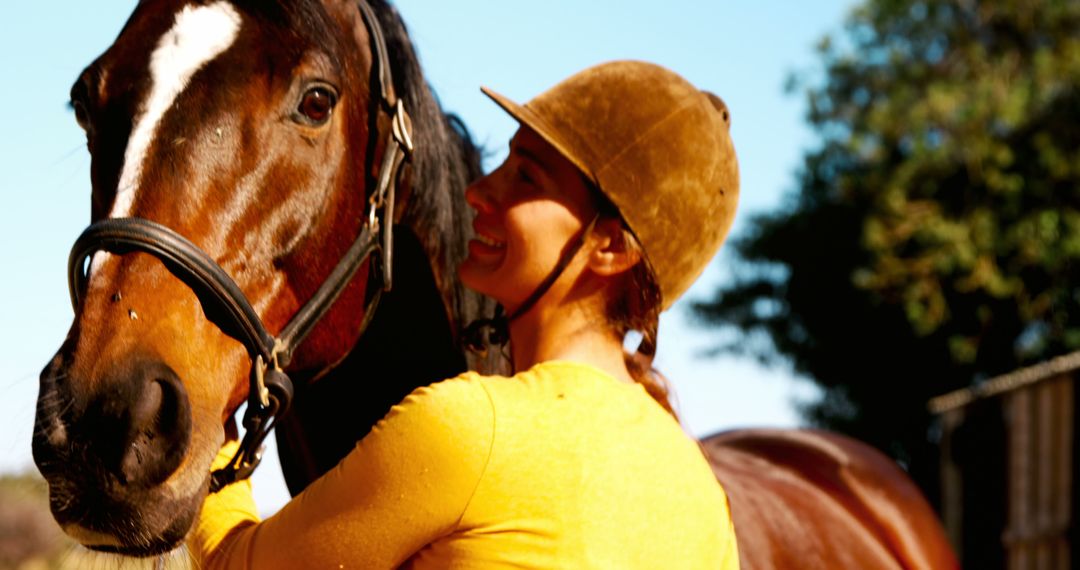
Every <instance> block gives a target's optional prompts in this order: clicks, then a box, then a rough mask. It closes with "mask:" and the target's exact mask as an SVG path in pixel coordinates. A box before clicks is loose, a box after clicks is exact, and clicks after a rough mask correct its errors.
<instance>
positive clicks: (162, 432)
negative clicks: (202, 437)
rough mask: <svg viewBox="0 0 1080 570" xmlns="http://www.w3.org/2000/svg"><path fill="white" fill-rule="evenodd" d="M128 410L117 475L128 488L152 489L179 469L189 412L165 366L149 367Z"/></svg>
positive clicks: (183, 394) (175, 379)
mask: <svg viewBox="0 0 1080 570" xmlns="http://www.w3.org/2000/svg"><path fill="white" fill-rule="evenodd" d="M144 377H145V378H147V380H146V381H144V382H143V383H142V384H141V391H140V392H139V394H138V396H137V397H136V399H135V401H134V402H132V404H131V407H130V409H129V413H130V416H129V418H130V422H129V424H128V426H127V427H128V429H127V436H126V437H125V438H124V447H123V450H122V451H121V460H120V466H119V467H120V470H119V475H120V478H121V480H122V481H123V482H125V483H126V484H128V485H140V486H147V487H149V486H153V485H157V484H159V483H161V482H162V481H164V480H165V479H167V478H168V477H169V475H170V474H171V473H172V472H173V471H175V470H176V468H177V467H178V466H179V465H180V462H181V460H182V459H183V456H184V451H185V450H186V449H187V446H188V442H189V440H190V439H191V409H190V406H189V404H188V399H187V393H186V392H185V391H184V387H183V385H182V384H181V383H180V379H179V378H178V377H177V376H176V373H175V372H173V371H172V369H170V368H168V367H167V366H165V365H163V364H162V365H156V366H151V367H149V369H148V370H145V371H144Z"/></svg>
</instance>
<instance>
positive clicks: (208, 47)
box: [109, 2, 241, 218]
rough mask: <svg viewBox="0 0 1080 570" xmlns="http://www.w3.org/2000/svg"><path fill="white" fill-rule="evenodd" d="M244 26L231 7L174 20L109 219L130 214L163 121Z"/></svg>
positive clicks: (155, 57) (155, 60) (191, 10)
mask: <svg viewBox="0 0 1080 570" xmlns="http://www.w3.org/2000/svg"><path fill="white" fill-rule="evenodd" d="M240 23H241V20H240V14H238V13H237V12H236V9H235V8H233V6H232V5H231V4H229V3H228V2H215V3H213V4H209V5H207V6H184V9H183V10H181V11H180V12H179V13H178V14H177V15H176V22H175V23H174V24H173V27H172V29H171V30H169V31H168V32H166V33H165V35H164V36H162V37H161V40H159V41H158V45H157V48H156V49H155V50H154V53H153V54H152V55H151V56H150V91H149V94H148V96H147V98H146V100H145V101H143V104H142V106H141V113H140V116H138V117H137V118H136V120H135V123H134V125H135V126H134V128H132V130H131V137H130V139H129V141H128V147H127V151H126V152H125V153H124V170H123V171H122V172H121V174H120V184H119V186H118V187H117V189H116V201H115V202H114V203H113V207H112V212H110V214H109V217H110V218H119V217H124V216H128V215H130V212H131V208H132V205H133V204H134V203H135V192H136V191H137V190H138V188H139V183H140V182H141V180H140V179H141V177H142V171H143V162H144V161H145V160H146V153H147V150H148V149H149V148H150V145H151V144H152V143H153V142H154V138H155V136H156V135H157V128H158V124H159V123H160V122H161V118H162V117H163V116H164V115H165V113H166V112H167V111H168V110H169V108H170V107H172V105H173V102H174V101H176V98H177V97H178V96H179V95H180V94H181V93H183V91H184V89H185V88H186V87H187V85H188V81H190V80H191V77H192V76H193V75H195V73H196V72H197V71H199V70H200V69H202V68H203V67H204V66H205V65H206V64H207V63H209V62H210V61H212V60H213V59H214V58H216V57H217V56H219V55H221V54H222V53H223V52H224V51H225V50H227V49H229V46H231V45H232V44H233V42H234V41H235V40H236V36H237V34H238V33H239V31H240Z"/></svg>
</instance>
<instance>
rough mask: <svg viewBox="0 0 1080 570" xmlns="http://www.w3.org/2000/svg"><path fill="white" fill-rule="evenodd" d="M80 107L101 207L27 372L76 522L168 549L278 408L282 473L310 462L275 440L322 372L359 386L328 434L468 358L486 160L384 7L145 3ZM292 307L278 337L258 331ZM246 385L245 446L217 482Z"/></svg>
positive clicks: (242, 460) (101, 542)
mask: <svg viewBox="0 0 1080 570" xmlns="http://www.w3.org/2000/svg"><path fill="white" fill-rule="evenodd" d="M358 7H359V9H358ZM383 30H385V33H384V31H383ZM71 101H72V103H71V106H72V108H73V110H74V113H75V117H76V120H77V121H78V122H79V123H80V125H81V126H82V127H83V128H84V130H85V131H86V135H87V146H88V149H89V150H90V153H91V156H92V162H91V181H92V193H91V218H92V221H93V222H94V223H93V225H92V226H91V227H90V228H89V229H88V230H87V232H85V233H84V234H83V236H82V237H81V238H80V240H79V241H78V242H77V243H76V246H75V248H73V252H72V259H71V262H70V265H71V271H72V272H73V274H74V275H73V277H72V282H73V283H72V291H73V298H74V299H75V303H76V305H75V306H76V314H75V319H74V321H73V324H72V326H71V328H70V330H69V333H68V335H67V338H66V339H65V341H64V343H63V344H62V346H61V347H60V349H59V351H58V352H57V353H56V355H55V356H54V357H53V358H52V359H51V361H50V362H49V363H48V365H47V366H46V367H45V369H44V370H43V371H42V374H41V377H40V389H39V398H38V406H37V414H36V419H35V436H34V441H33V452H34V459H35V462H36V463H37V465H38V467H39V470H40V471H41V472H42V474H43V475H44V476H45V478H46V480H47V481H48V483H49V488H50V507H51V510H52V512H53V515H54V518H56V520H57V522H58V523H59V524H60V525H61V526H62V528H63V529H64V530H65V532H67V534H69V535H70V536H72V537H74V538H75V539H77V540H78V541H80V542H81V543H83V544H84V545H86V546H88V547H90V548H93V549H97V550H101V551H109V552H118V553H121V554H130V555H135V556H147V555H153V554H155V553H160V552H164V551H167V550H170V549H172V548H174V547H176V546H177V545H178V544H179V543H180V542H181V541H182V539H183V538H184V536H185V535H186V534H187V532H188V530H189V528H190V526H191V523H192V521H193V519H194V517H195V515H196V513H197V511H198V508H199V506H200V504H201V501H202V499H203V497H204V496H205V495H206V493H207V492H208V490H209V488H210V487H211V486H220V485H221V484H224V483H227V482H228V480H230V479H235V478H237V477H241V476H244V475H246V474H247V473H249V472H250V470H251V469H253V468H254V465H255V464H256V463H257V459H258V453H259V450H258V447H259V445H258V444H259V443H261V438H262V437H265V436H266V434H267V433H268V432H269V428H270V426H271V425H272V424H273V423H274V421H275V420H281V425H280V426H279V429H278V434H279V435H278V437H279V438H280V439H282V441H283V443H284V445H283V449H285V450H286V454H285V457H286V459H285V460H284V461H283V464H284V466H285V469H286V471H287V472H289V473H308V472H311V471H313V470H317V469H319V468H320V466H319V465H318V464H317V463H309V462H308V461H307V460H306V459H305V457H307V458H310V457H312V456H311V455H310V454H308V455H307V456H303V455H298V454H295V455H290V454H289V453H288V450H289V449H294V448H295V446H293V445H291V444H290V441H303V439H304V437H314V436H312V435H311V434H312V432H313V431H316V432H317V430H318V423H317V422H316V419H317V418H318V417H322V416H325V413H326V412H325V411H324V412H322V413H320V414H319V415H318V416H316V417H315V418H312V417H309V415H308V411H309V410H310V409H313V408H314V407H315V406H311V405H309V404H306V402H308V401H314V400H317V399H319V398H320V397H324V395H325V392H326V391H322V393H321V394H320V393H319V392H318V387H319V386H320V385H326V386H331V387H334V386H341V385H346V384H358V383H360V382H361V381H364V382H363V385H364V397H362V398H356V399H352V400H350V401H349V402H348V408H347V411H346V412H344V415H345V417H346V418H347V420H348V421H338V422H337V425H336V426H335V428H334V430H335V433H334V434H330V435H329V436H327V437H320V443H321V444H322V445H323V446H324V447H323V448H324V449H328V450H331V451H333V452H335V453H336V452H338V451H339V449H338V448H339V447H340V446H337V445H335V442H346V441H347V442H355V441H356V439H357V438H358V437H360V436H361V435H362V434H363V433H364V432H365V431H366V429H367V428H365V427H364V426H368V427H370V424H373V423H374V421H375V420H377V419H378V418H379V417H381V416H382V415H383V414H384V413H385V411H386V410H387V409H388V408H389V407H390V405H392V404H393V403H396V402H397V401H398V400H400V399H401V398H403V397H404V396H405V395H406V394H408V393H409V392H410V391H411V390H412V388H414V387H416V386H420V385H425V384H427V383H430V382H431V381H433V380H434V379H439V378H447V377H452V376H454V375H456V374H457V373H459V372H461V371H463V370H465V369H466V368H467V367H468V366H470V365H472V366H474V367H481V368H483V367H484V366H483V363H484V360H482V359H473V361H472V362H469V360H468V359H467V358H466V356H464V355H463V352H462V351H461V349H460V348H458V343H457V340H456V336H457V334H456V331H457V330H458V329H459V328H460V326H461V325H462V324H463V323H464V322H467V321H471V320H472V319H474V318H477V317H478V316H480V315H486V314H490V312H491V310H492V307H491V303H490V301H486V300H484V299H482V298H480V297H479V296H478V295H476V294H473V293H471V292H468V291H465V290H463V289H462V287H461V286H460V284H459V283H458V282H457V280H456V278H455V274H454V268H455V267H456V266H457V264H458V262H459V261H460V260H461V259H463V257H464V255H465V253H466V251H467V243H468V239H469V238H470V237H471V236H470V234H469V232H470V227H471V224H470V222H471V214H470V211H469V209H468V208H467V206H466V205H465V203H464V200H463V198H462V194H463V188H464V186H465V185H466V183H467V182H468V181H469V180H471V179H473V178H475V177H476V176H477V175H478V174H479V173H480V167H479V154H478V151H477V149H476V148H475V147H474V146H473V145H472V143H471V141H470V139H469V137H468V136H467V134H466V133H465V132H464V131H463V129H462V128H461V125H460V124H459V123H457V122H456V121H455V120H454V119H453V118H451V117H448V116H446V115H445V114H444V113H442V111H441V110H440V108H439V105H438V103H437V101H436V100H435V98H434V95H433V94H432V92H431V91H430V89H429V88H428V86H427V85H426V83H425V82H424V80H423V77H422V75H421V72H420V68H419V65H418V62H417V58H416V56H415V54H414V52H413V49H412V46H411V44H410V43H409V41H408V38H407V34H406V32H405V29H404V26H403V25H402V23H401V21H400V18H399V17H398V16H397V14H396V12H395V11H394V10H393V9H392V8H391V7H390V6H388V5H386V4H385V3H384V2H382V1H380V0H370V4H367V3H361V4H359V5H358V4H357V3H356V2H355V1H352V0H297V1H294V2H266V1H261V0H260V1H249V0H235V1H226V0H217V1H214V2H209V3H193V2H189V1H188V0H144V1H142V2H140V3H139V5H138V6H137V8H136V9H135V11H134V13H133V14H132V16H131V17H130V19H129V21H128V22H127V24H126V25H125V27H124V28H123V30H122V31H121V33H120V35H119V37H118V38H117V39H116V41H115V42H114V43H113V45H112V46H111V47H110V48H108V50H107V51H106V52H105V53H104V54H103V55H102V56H100V57H99V58H98V59H97V60H95V61H94V62H93V63H92V64H91V65H90V66H89V67H87V68H86V70H85V71H83V73H82V74H81V75H80V76H79V78H78V80H77V81H76V82H75V84H74V86H73V88H72V91H71ZM390 132H393V133H394V136H393V137H386V136H384V135H385V134H386V133H390ZM391 147H393V148H391ZM406 147H411V150H410V148H406ZM406 154H408V155H409V156H408V157H407V158H408V160H409V163H408V165H407V166H405V167H402V164H401V163H402V162H404V159H405V158H406V157H405V156H404V155H406ZM388 160H389V162H390V165H389V166H390V168H389V169H387V168H385V167H384V166H385V163H387V161H388ZM376 188H379V189H381V191H382V192H383V193H382V194H380V195H379V196H376V195H375V194H376V193H377V191H376ZM395 189H400V192H399V193H398V195H397V197H396V198H397V199H396V200H395V199H394V194H393V190H395ZM388 190H389V191H390V193H389V194H386V192H387V191H388ZM376 202H379V204H378V205H379V207H378V208H376ZM375 226H379V229H378V231H375V230H374V227H375ZM358 236H359V237H358ZM364 236H367V238H366V239H363V238H364ZM358 244H359V245H362V246H364V248H366V250H368V251H370V250H372V249H376V250H377V252H378V254H379V257H380V261H381V263H377V262H374V261H373V260H372V258H370V257H365V256H356V255H353V254H354V253H355V252H354V250H355V248H356V246H357V245H358ZM391 252H393V255H391ZM87 258H89V260H87ZM338 260H342V263H343V262H344V261H346V260H348V261H350V263H348V264H345V265H349V267H347V268H346V269H347V270H346V271H344V273H342V272H341V271H339V270H340V269H341V267H342V263H339V261H338ZM333 275H337V276H338V277H337V278H336V286H335V287H334V288H333V289H334V290H333V291H330V292H326V291H325V290H324V289H325V288H324V285H325V283H327V282H329V281H328V279H329V278H330V277H332V276H333ZM391 275H393V276H395V277H396V279H394V281H393V285H394V286H393V287H392V288H388V287H386V285H388V284H389V281H390V276H391ZM383 289H389V290H388V291H386V292H385V293H383V292H382V290H383ZM323 293H326V294H325V295H323ZM319 295H322V297H321V301H320V302H319V303H316V305H318V306H317V307H315V308H314V309H312V301H313V298H314V297H318V296H319ZM375 297H381V300H380V302H379V306H380V309H379V311H377V316H375V317H374V318H373V319H370V322H369V319H368V317H369V316H371V315H372V314H376V313H374V312H373V308H374V304H373V303H372V299H373V298H375ZM298 312H302V313H303V314H306V315H310V314H312V313H313V312H314V313H317V314H318V315H319V316H321V318H317V319H312V318H305V319H297V318H294V315H297V313H298ZM298 320H302V321H303V323H302V326H294V327H292V328H291V329H290V330H292V331H293V333H292V335H291V338H292V339H293V342H292V344H293V345H294V346H290V347H289V348H288V349H281V347H280V346H278V345H272V346H269V347H267V346H266V345H267V344H268V343H270V344H273V343H274V342H279V341H281V340H282V339H283V338H284V337H285V335H284V334H283V329H286V328H287V327H288V326H289V325H290V324H295V323H296V322H297V321H298ZM419 323H422V325H423V326H418V324H419ZM365 328H367V329H368V330H369V331H370V333H371V334H366V335H361V331H362V330H363V329H365ZM267 331H274V335H269V336H268V333H267ZM305 337H306V338H305ZM300 341H302V342H300ZM282 344H288V343H282ZM264 349H265V350H264ZM253 360H254V361H256V363H255V364H253V363H252V361H253ZM489 360H490V361H492V362H496V358H490V359H489ZM271 361H272V362H271ZM487 368H491V366H487ZM286 375H287V376H286ZM338 379H340V381H339V380H338ZM316 380H318V382H317V381H316ZM292 386H295V387H296V389H295V397H294V398H290V393H291V392H292ZM253 387H254V388H253ZM289 399H292V400H295V402H296V405H295V406H293V409H292V413H291V414H289V419H282V416H281V414H280V413H279V412H283V411H284V409H283V408H284V406H283V405H282V404H284V403H287V401H288V400H289ZM245 402H246V403H247V407H248V414H247V415H246V416H245V420H246V421H245V427H249V428H250V429H249V430H248V434H249V435H251V434H254V435H253V436H252V437H247V436H246V437H245V442H248V441H249V440H250V442H251V444H252V445H250V446H248V449H247V450H246V453H245V454H244V455H243V456H242V457H238V458H237V461H236V463H235V464H234V465H231V466H230V467H231V469H229V470H225V471H220V472H216V473H215V477H210V474H209V471H208V467H209V465H210V462H211V460H212V459H213V457H214V455H215V453H216V451H217V448H218V446H219V445H220V443H221V441H222V439H223V437H224V433H223V432H224V431H225V430H226V429H228V426H227V424H229V419H230V418H231V417H232V416H233V414H234V412H235V411H236V410H237V409H238V407H239V406H240V405H241V404H243V403H245ZM271 406H273V407H276V408H277V409H269V408H270V407H271ZM253 409H255V410H256V411H257V412H260V413H259V414H252V410H253ZM335 419H336V420H342V417H341V416H338V417H336V418H335ZM247 420H250V421H247ZM255 424H258V425H255ZM304 434H307V435H306V436H305V435H304ZM293 457H295V458H296V459H292V458H293ZM296 478H297V475H291V476H290V479H292V480H296Z"/></svg>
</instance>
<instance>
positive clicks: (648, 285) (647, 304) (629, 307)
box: [607, 227, 678, 419]
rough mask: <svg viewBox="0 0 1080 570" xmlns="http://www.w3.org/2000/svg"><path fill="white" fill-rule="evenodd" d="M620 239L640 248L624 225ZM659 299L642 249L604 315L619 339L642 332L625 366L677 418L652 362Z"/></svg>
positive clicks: (658, 313) (668, 393)
mask: <svg viewBox="0 0 1080 570" xmlns="http://www.w3.org/2000/svg"><path fill="white" fill-rule="evenodd" d="M623 239H624V240H626V243H627V246H628V247H633V248H637V249H638V250H641V245H640V244H639V243H638V241H637V238H635V237H634V235H633V234H632V233H630V230H628V229H626V228H625V227H624V228H623ZM660 301H661V299H660V286H659V285H657V283H656V277H655V276H654V274H653V271H652V268H651V267H650V266H649V262H648V260H647V259H646V258H645V255H644V252H642V256H641V262H640V263H638V264H637V265H635V266H634V267H633V268H631V269H630V271H629V272H628V274H627V276H626V281H625V283H624V287H623V289H622V294H620V295H612V297H611V300H610V301H609V302H608V307H607V318H608V321H609V322H610V323H611V324H612V325H613V326H614V328H615V333H616V334H617V335H618V337H619V339H625V338H626V336H627V334H629V333H630V332H631V331H637V332H638V333H640V334H641V344H639V345H638V347H637V350H636V351H635V352H629V351H627V352H625V353H624V354H623V357H624V359H625V360H626V368H627V370H629V371H630V375H631V376H632V377H633V378H634V381H635V382H637V383H638V384H641V385H642V387H644V388H645V391H646V392H648V393H649V395H650V396H652V397H653V399H654V400H656V402H657V403H658V404H660V406H661V407H663V408H664V409H665V410H667V411H668V413H669V414H671V415H672V416H675V418H676V419H678V415H677V414H676V413H675V409H674V408H673V407H672V405H671V390H670V388H669V386H668V380H667V378H665V377H664V375H663V374H661V373H660V372H659V371H658V370H657V369H656V368H654V367H653V365H652V364H653V359H654V358H655V357H656V343H657V338H656V336H657V328H658V327H659V325H660V306H661V304H660Z"/></svg>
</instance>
